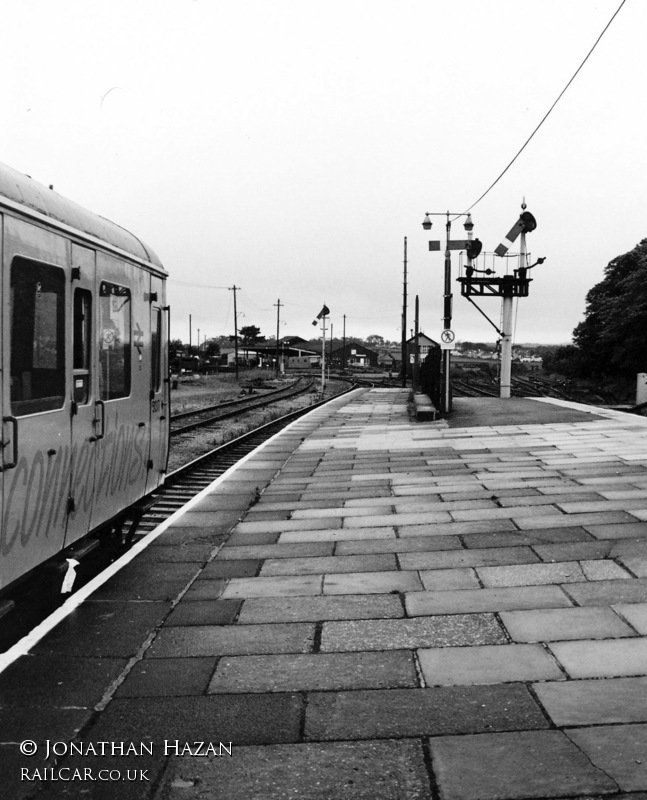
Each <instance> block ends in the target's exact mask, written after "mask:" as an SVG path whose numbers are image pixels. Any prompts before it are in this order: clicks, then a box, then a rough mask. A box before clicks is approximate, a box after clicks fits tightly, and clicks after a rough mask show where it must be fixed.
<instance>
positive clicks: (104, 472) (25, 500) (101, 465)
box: [0, 423, 148, 556]
mask: <svg viewBox="0 0 647 800" xmlns="http://www.w3.org/2000/svg"><path fill="white" fill-rule="evenodd" d="M147 451H148V434H147V431H146V428H144V427H138V426H136V425H135V424H133V423H124V424H121V425H118V426H116V427H115V428H114V429H113V430H110V431H108V430H107V431H106V433H105V436H104V437H103V438H102V439H100V440H99V441H97V442H90V441H88V440H86V441H84V442H83V443H80V444H79V443H75V444H74V445H73V446H72V445H64V446H63V447H60V448H58V449H57V450H56V451H55V452H53V451H52V450H49V451H47V450H37V451H36V452H35V453H34V454H33V457H32V458H31V460H28V459H27V458H26V457H25V456H23V457H22V458H20V459H19V460H18V463H17V464H16V467H15V469H14V470H13V474H12V475H11V477H10V479H9V474H6V475H5V481H6V483H5V508H4V515H3V520H2V530H1V531H0V553H1V554H2V555H3V556H4V555H7V553H9V552H10V551H11V550H12V548H13V547H14V546H15V545H16V544H17V543H18V542H19V543H20V544H21V546H22V547H25V546H26V545H27V543H28V542H29V540H30V539H31V537H32V536H43V535H44V536H48V535H49V534H50V533H61V532H62V531H63V530H64V529H65V525H66V517H67V513H68V510H69V509H70V508H73V510H69V515H70V518H72V519H74V517H75V515H76V514H79V513H83V514H87V513H88V512H89V511H90V509H91V507H92V504H93V502H94V503H96V502H97V501H98V500H101V498H108V497H114V496H115V495H119V494H122V493H124V492H127V491H128V489H129V487H131V486H136V485H139V484H141V483H143V482H144V481H145V480H146V461H147ZM95 459H96V463H95ZM72 471H73V479H72V488H71V491H70V474H71V472H72ZM7 479H9V480H7ZM70 497H72V498H73V500H74V503H73V507H72V506H68V501H69V498H70Z"/></svg>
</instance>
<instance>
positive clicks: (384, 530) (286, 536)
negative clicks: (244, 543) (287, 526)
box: [279, 525, 395, 544]
mask: <svg viewBox="0 0 647 800" xmlns="http://www.w3.org/2000/svg"><path fill="white" fill-rule="evenodd" d="M394 538H395V528H394V527H393V526H392V525H390V526H387V525H385V526H383V527H380V528H344V529H343V530H342V529H334V530H314V531H288V532H287V533H282V534H281V535H280V536H279V543H280V544H291V543H297V542H343V541H351V540H356V539H394Z"/></svg>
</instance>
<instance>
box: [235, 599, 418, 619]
mask: <svg viewBox="0 0 647 800" xmlns="http://www.w3.org/2000/svg"><path fill="white" fill-rule="evenodd" d="M403 616H404V607H403V605H402V601H401V600H400V597H399V596H397V595H394V594H364V595H361V594H360V595H339V596H322V595H320V596H318V597H299V600H298V602H295V601H294V598H291V597H288V598H283V597H264V598H258V599H256V598H251V599H249V600H245V601H244V603H243V607H242V610H241V612H240V616H239V618H238V624H239V625H250V624H258V623H275V622H318V621H320V620H329V619H330V620H333V619H346V620H350V619H373V618H376V619H385V618H395V617H403Z"/></svg>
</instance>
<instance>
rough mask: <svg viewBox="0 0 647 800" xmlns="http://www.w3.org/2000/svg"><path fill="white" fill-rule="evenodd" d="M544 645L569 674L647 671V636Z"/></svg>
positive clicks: (589, 675)
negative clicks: (644, 637)
mask: <svg viewBox="0 0 647 800" xmlns="http://www.w3.org/2000/svg"><path fill="white" fill-rule="evenodd" d="M548 648H549V650H550V651H551V652H552V653H553V655H554V656H555V658H556V659H557V660H558V661H559V663H560V664H561V665H562V667H563V669H564V670H565V671H566V673H567V674H568V675H569V676H570V677H571V678H609V677H615V676H621V675H645V674H647V639H643V638H640V639H639V638H636V639H612V640H609V639H606V640H603V641H588V640H582V641H577V642H552V643H550V644H549V645H548Z"/></svg>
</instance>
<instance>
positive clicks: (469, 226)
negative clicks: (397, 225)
mask: <svg viewBox="0 0 647 800" xmlns="http://www.w3.org/2000/svg"><path fill="white" fill-rule="evenodd" d="M450 216H451V217H467V220H466V221H465V222H464V223H463V227H464V228H465V230H466V232H467V238H468V240H470V239H471V238H472V231H473V230H474V223H473V222H472V215H471V214H469V213H466V212H460V213H455V212H450V211H444V212H440V211H439V212H433V211H428V212H427V213H426V214H425V219H424V221H423V223H422V227H423V228H424V230H426V231H430V230H431V226H432V224H433V223H432V221H431V220H430V219H429V218H430V217H445V218H446V223H445V230H446V245H445V292H444V295H443V325H444V326H445V331H450V333H449V334H448V335H447V336H443V337H442V338H443V341H446V342H451V341H453V333H452V332H451V327H452V300H453V295H452V261H451V251H452V250H466V249H467V243H466V241H465V240H464V239H460V240H456V241H452V240H451V239H450V234H451V230H452V221H451V219H450ZM429 249H430V250H440V242H429ZM450 367H451V350H450V349H449V347H447V348H446V349H445V352H444V358H443V369H444V373H445V401H444V409H443V410H444V411H445V413H446V414H447V413H449V412H450V411H451V386H450V381H449V373H450Z"/></svg>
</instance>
